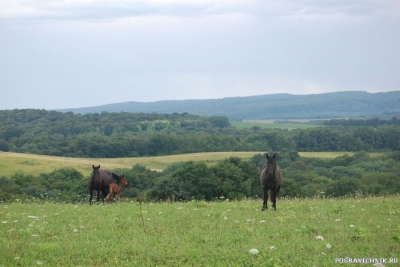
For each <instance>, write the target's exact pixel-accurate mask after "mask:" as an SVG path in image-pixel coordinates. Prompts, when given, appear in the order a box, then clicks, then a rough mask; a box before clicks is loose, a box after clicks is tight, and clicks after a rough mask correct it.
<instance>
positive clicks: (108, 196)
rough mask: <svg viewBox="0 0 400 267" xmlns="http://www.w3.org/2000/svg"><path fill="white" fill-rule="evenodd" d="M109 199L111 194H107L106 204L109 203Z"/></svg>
mask: <svg viewBox="0 0 400 267" xmlns="http://www.w3.org/2000/svg"><path fill="white" fill-rule="evenodd" d="M110 199H111V193H108V195H107V197H106V200H107V203H109V202H110Z"/></svg>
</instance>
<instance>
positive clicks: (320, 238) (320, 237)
mask: <svg viewBox="0 0 400 267" xmlns="http://www.w3.org/2000/svg"><path fill="white" fill-rule="evenodd" d="M315 239H316V240H322V241H324V238H323V237H322V236H320V235H319V236H317V237H316V238H315Z"/></svg>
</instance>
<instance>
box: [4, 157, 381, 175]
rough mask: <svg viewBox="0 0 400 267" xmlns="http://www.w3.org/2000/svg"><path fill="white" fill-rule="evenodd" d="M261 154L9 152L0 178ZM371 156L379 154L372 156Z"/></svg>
mask: <svg viewBox="0 0 400 267" xmlns="http://www.w3.org/2000/svg"><path fill="white" fill-rule="evenodd" d="M260 153H261V154H263V153H265V152H261V151H260V152H257V151H252V152H210V153H193V154H182V155H172V156H160V157H138V158H101V159H96V158H68V157H56V156H45V155H35V154H23V153H12V152H0V169H1V175H5V176H11V175H12V174H14V173H15V172H22V173H25V174H34V175H36V174H39V173H48V172H52V171H54V170H55V169H60V168H68V167H69V168H74V169H76V170H78V171H79V172H80V173H82V174H83V175H89V174H91V173H92V165H99V164H100V165H101V167H102V168H103V169H131V168H132V166H134V165H135V164H140V165H143V166H145V167H146V168H149V169H151V170H156V171H162V170H164V169H165V168H166V167H167V166H168V165H170V164H172V163H176V162H185V161H196V162H198V161H203V162H206V163H207V164H215V163H217V162H218V161H220V160H223V159H225V158H229V157H232V156H234V157H240V158H242V159H250V158H251V157H253V156H254V155H255V154H260ZM344 154H348V155H349V156H351V155H353V154H354V153H352V152H299V155H300V156H301V157H320V158H335V157H338V156H341V155H344ZM371 155H372V156H374V155H379V153H372V154H371Z"/></svg>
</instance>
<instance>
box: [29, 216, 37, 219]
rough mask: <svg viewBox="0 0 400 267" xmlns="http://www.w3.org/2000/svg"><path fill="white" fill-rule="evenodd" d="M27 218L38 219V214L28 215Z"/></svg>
mask: <svg viewBox="0 0 400 267" xmlns="http://www.w3.org/2000/svg"><path fill="white" fill-rule="evenodd" d="M28 218H31V219H39V217H38V216H32V215H31V216H28Z"/></svg>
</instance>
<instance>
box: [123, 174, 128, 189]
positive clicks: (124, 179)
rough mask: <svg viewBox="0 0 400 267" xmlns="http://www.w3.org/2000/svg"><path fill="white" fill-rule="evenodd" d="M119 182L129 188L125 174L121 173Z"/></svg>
mask: <svg viewBox="0 0 400 267" xmlns="http://www.w3.org/2000/svg"><path fill="white" fill-rule="evenodd" d="M121 183H122V184H123V185H125V186H126V187H128V188H129V183H128V180H127V179H126V177H125V174H122V176H121Z"/></svg>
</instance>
